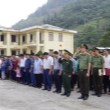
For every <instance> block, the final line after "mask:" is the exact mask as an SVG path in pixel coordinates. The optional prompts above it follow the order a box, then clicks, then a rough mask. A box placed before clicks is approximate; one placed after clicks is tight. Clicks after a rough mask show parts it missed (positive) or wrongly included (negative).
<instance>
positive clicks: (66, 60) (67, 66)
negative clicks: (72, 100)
mask: <svg viewBox="0 0 110 110" xmlns="http://www.w3.org/2000/svg"><path fill="white" fill-rule="evenodd" d="M64 51H65V53H64V55H63V59H62V61H61V63H62V70H63V87H64V93H63V94H62V95H64V96H67V97H69V96H70V95H71V75H72V71H73V62H72V61H71V59H70V52H68V51H67V50H64Z"/></svg>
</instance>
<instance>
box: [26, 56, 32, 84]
mask: <svg viewBox="0 0 110 110" xmlns="http://www.w3.org/2000/svg"><path fill="white" fill-rule="evenodd" d="M25 72H26V76H25V80H26V83H25V84H26V85H29V84H30V83H31V76H30V74H31V59H30V56H29V55H28V54H27V55H26V61H25Z"/></svg>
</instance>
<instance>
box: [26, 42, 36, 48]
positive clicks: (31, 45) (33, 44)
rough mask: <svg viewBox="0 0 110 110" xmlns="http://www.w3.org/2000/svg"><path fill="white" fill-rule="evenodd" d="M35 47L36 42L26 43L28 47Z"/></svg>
mask: <svg viewBox="0 0 110 110" xmlns="http://www.w3.org/2000/svg"><path fill="white" fill-rule="evenodd" d="M36 45H37V44H36V41H30V42H28V43H27V46H28V47H33V46H36Z"/></svg>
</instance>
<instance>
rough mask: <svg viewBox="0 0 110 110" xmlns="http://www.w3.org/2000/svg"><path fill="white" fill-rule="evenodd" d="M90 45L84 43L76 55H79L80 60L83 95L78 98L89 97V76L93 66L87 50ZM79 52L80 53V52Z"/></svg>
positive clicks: (85, 98) (80, 80)
mask: <svg viewBox="0 0 110 110" xmlns="http://www.w3.org/2000/svg"><path fill="white" fill-rule="evenodd" d="M87 50H88V46H87V45H86V44H82V45H81V46H80V48H78V49H77V52H76V53H75V54H74V57H76V56H77V58H78V60H79V86H80V91H81V96H80V97H79V98H78V99H83V100H87V99H88V97H89V76H90V68H91V64H90V63H91V56H90V54H89V53H88V52H87ZM78 53H79V54H78Z"/></svg>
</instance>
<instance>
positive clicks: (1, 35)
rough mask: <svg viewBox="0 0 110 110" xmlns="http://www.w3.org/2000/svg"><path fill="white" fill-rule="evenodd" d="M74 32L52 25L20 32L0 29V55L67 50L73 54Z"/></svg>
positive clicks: (34, 27)
mask: <svg viewBox="0 0 110 110" xmlns="http://www.w3.org/2000/svg"><path fill="white" fill-rule="evenodd" d="M75 33H77V32H76V31H72V30H67V29H63V28H60V27H56V26H52V25H48V24H45V25H41V26H33V27H30V28H26V29H22V30H13V29H9V28H2V27H1V28H0V55H6V56H10V55H18V54H25V53H28V54H30V53H37V52H38V51H42V52H52V51H55V50H56V51H60V52H62V50H64V49H67V50H69V51H70V52H73V49H74V34H75Z"/></svg>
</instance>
